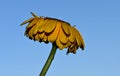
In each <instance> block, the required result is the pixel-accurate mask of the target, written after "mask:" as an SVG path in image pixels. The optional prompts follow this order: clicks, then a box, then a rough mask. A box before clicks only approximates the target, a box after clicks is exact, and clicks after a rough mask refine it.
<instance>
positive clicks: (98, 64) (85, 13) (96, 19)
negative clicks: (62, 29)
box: [0, 0, 120, 76]
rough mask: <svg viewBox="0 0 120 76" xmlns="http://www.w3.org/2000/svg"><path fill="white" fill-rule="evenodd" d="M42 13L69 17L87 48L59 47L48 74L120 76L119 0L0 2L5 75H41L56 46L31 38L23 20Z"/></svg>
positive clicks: (0, 61) (1, 71)
mask: <svg viewBox="0 0 120 76" xmlns="http://www.w3.org/2000/svg"><path fill="white" fill-rule="evenodd" d="M30 12H34V13H36V14H37V15H41V16H48V17H55V18H58V19H62V20H65V21H67V22H69V23H70V24H71V25H76V28H77V29H78V30H79V31H80V32H81V34H82V36H83V38H84V41H85V44H86V46H85V50H84V51H81V49H79V50H78V51H77V53H76V54H69V55H66V51H67V49H64V50H62V51H60V50H57V53H56V56H55V59H54V61H53V63H52V65H51V67H50V69H49V71H48V72H47V75H46V76H120V0H31V1H30V0H1V1H0V26H1V28H0V76H38V75H39V72H40V71H41V69H42V67H43V65H44V63H45V61H46V59H47V57H48V54H49V52H50V50H51V44H44V43H39V42H34V41H32V40H29V39H28V38H27V37H25V36H24V31H25V26H23V27H20V24H21V23H22V22H23V21H24V20H26V19H28V18H30V17H32V16H31V14H30Z"/></svg>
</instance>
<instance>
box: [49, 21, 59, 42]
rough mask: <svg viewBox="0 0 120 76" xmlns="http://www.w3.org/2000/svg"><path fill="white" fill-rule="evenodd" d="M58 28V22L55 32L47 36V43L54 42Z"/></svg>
mask: <svg viewBox="0 0 120 76" xmlns="http://www.w3.org/2000/svg"><path fill="white" fill-rule="evenodd" d="M60 27H61V24H60V22H57V24H56V28H55V30H54V31H53V32H52V33H51V34H50V35H49V36H48V41H50V42H54V41H55V40H56V39H57V37H58V35H59V34H58V33H59V29H60Z"/></svg>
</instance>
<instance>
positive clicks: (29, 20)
mask: <svg viewBox="0 0 120 76" xmlns="http://www.w3.org/2000/svg"><path fill="white" fill-rule="evenodd" d="M33 19H34V17H32V18H30V19H28V20H26V21H24V22H22V23H21V24H20V25H21V26H22V25H24V24H26V23H28V22H31V21H32V20H33Z"/></svg>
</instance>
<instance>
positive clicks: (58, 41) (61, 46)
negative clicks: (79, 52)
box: [56, 38, 64, 50]
mask: <svg viewBox="0 0 120 76" xmlns="http://www.w3.org/2000/svg"><path fill="white" fill-rule="evenodd" d="M59 39H60V38H57V40H56V44H57V46H58V48H59V49H60V50H62V49H64V47H63V44H61V42H60V40H59Z"/></svg>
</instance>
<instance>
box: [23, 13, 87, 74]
mask: <svg viewBox="0 0 120 76" xmlns="http://www.w3.org/2000/svg"><path fill="white" fill-rule="evenodd" d="M31 14H32V15H33V17H32V18H30V19H28V20H26V21H24V22H23V23H22V24H21V25H24V24H26V23H28V25H27V26H26V31H25V35H26V36H27V37H29V38H30V39H32V40H34V41H39V42H45V43H49V42H51V43H52V44H53V47H52V50H51V53H50V55H49V57H48V60H47V62H46V64H45V66H44V67H43V69H42V71H41V73H40V75H39V76H45V74H46V72H47V70H48V68H49V66H50V64H51V62H52V60H53V58H54V55H55V53H56V50H57V48H59V49H60V50H62V49H64V48H68V51H67V54H68V53H76V50H77V49H78V48H79V47H80V48H81V49H82V50H83V49H84V46H85V44H84V41H83V38H82V36H81V34H80V33H79V31H78V30H77V29H76V28H75V27H73V26H71V25H70V24H69V23H68V22H66V21H63V20H59V19H56V18H50V17H43V16H40V17H39V16H37V15H35V14H34V13H31Z"/></svg>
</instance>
